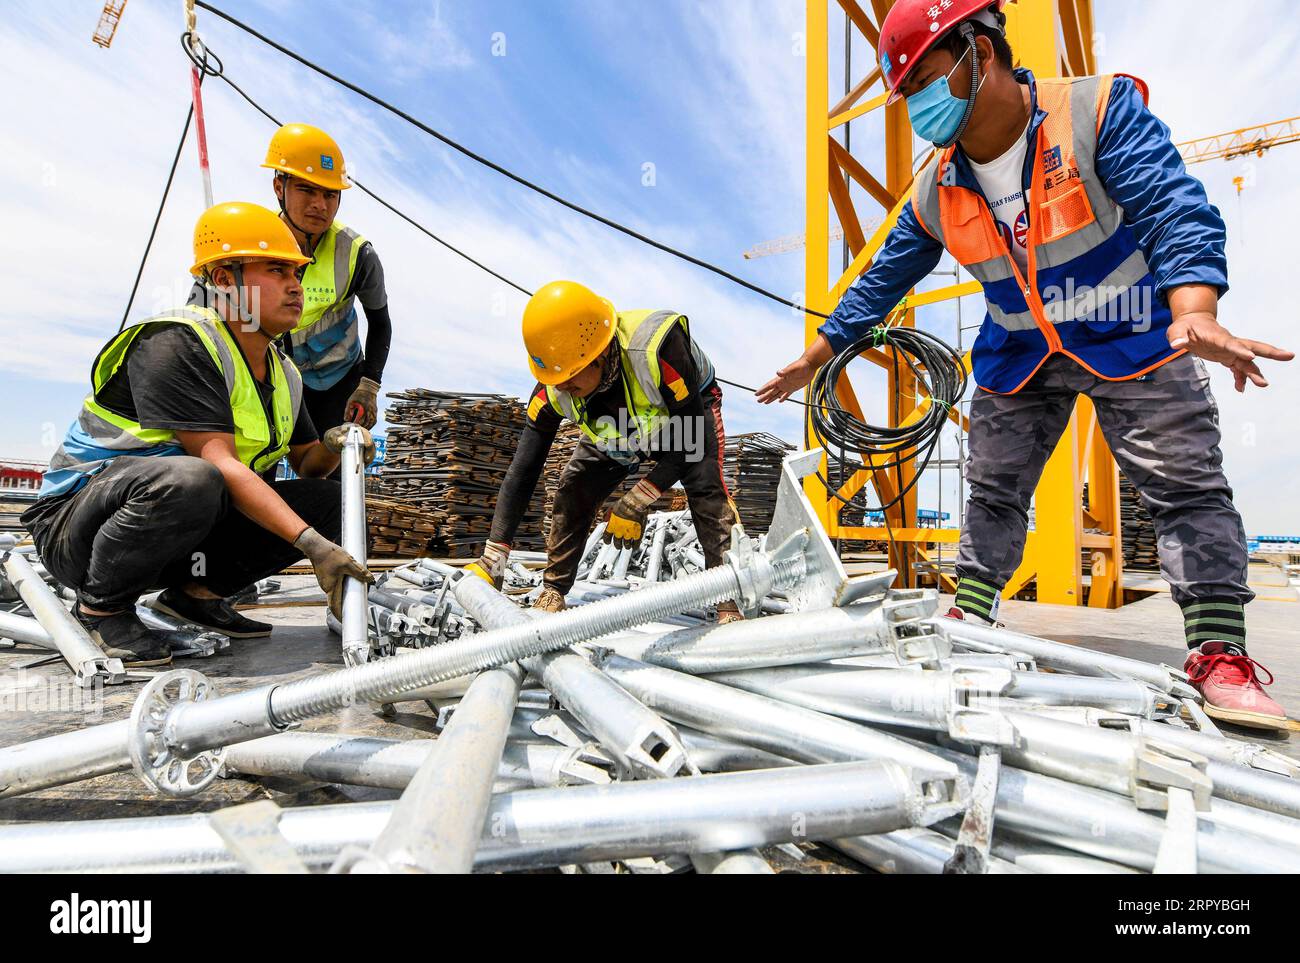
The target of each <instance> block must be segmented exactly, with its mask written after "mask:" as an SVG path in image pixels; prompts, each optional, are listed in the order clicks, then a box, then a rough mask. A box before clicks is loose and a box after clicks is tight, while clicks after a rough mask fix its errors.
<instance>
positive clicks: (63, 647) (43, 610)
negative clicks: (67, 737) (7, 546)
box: [0, 552, 126, 785]
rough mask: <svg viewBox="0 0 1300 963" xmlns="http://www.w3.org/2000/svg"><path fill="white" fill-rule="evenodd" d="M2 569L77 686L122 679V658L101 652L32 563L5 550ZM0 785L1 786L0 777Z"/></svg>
mask: <svg viewBox="0 0 1300 963" xmlns="http://www.w3.org/2000/svg"><path fill="white" fill-rule="evenodd" d="M4 569H5V573H6V575H8V577H9V582H10V584H11V585H13V587H14V588H15V589H17V590H18V594H19V595H21V596H22V599H23V602H25V603H26V605H27V607H28V608H29V609H31V612H32V614H33V615H34V616H36V621H37V622H39V623H40V625H41V627H42V628H43V629H45V631H46V632H48V633H49V636H50V641H51V642H53V643H54V646H55V648H57V649H58V650H59V654H60V655H61V656H63V660H64V661H65V662H67V663H68V666H69V668H71V669H72V675H73V678H74V679H75V680H76V683H77V685H79V686H82V687H86V688H88V687H90V686H92V685H94V684H95V680H96V679H99V680H102V681H103V682H105V683H108V684H115V683H118V682H125V681H126V668H125V667H124V666H123V665H122V660H121V659H110V658H109V657H108V656H107V655H105V654H104V650H103V649H101V648H100V647H99V646H98V645H96V644H95V641H94V640H93V639H92V638H91V637H90V635H89V633H87V632H86V630H85V629H84V628H83V627H82V625H81V623H80V622H78V621H77V620H76V618H74V617H73V615H72V613H71V612H69V611H68V610H67V609H66V608H64V607H63V603H62V602H60V601H59V598H58V596H57V595H55V594H54V592H53V590H52V589H51V588H50V587H49V586H48V585H46V584H45V582H44V580H42V579H41V577H40V576H39V575H37V574H36V572H34V571H33V570H32V563H31V562H29V561H27V559H26V557H25V556H23V555H19V554H17V553H15V552H9V553H7V554H6V555H5V557H4ZM0 785H3V780H2V779H0Z"/></svg>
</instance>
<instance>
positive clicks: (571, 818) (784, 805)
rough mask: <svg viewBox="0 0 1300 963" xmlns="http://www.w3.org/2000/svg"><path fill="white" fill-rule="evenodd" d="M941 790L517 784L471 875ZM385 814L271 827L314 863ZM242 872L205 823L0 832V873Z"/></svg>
mask: <svg viewBox="0 0 1300 963" xmlns="http://www.w3.org/2000/svg"><path fill="white" fill-rule="evenodd" d="M953 792H954V786H953V784H952V783H951V781H946V780H944V781H939V782H935V781H933V780H932V779H931V778H929V777H921V776H919V775H912V774H911V773H909V772H908V771H907V770H906V769H904V768H903V767H900V766H898V765H895V764H893V763H890V762H854V763H843V764H837V765H825V766H800V767H796V768H791V769H774V770H761V771H758V772H746V773H725V774H722V775H709V776H686V777H682V778H679V779H655V780H647V781H640V782H624V783H614V784H612V785H609V786H577V787H567V788H562V789H528V790H522V791H520V792H514V793H506V794H503V795H500V796H496V797H494V798H493V800H492V804H491V807H490V808H489V810H488V816H487V820H486V821H485V823H484V826H483V834H482V838H481V839H480V841H479V847H478V853H477V855H476V856H475V862H474V866H475V869H476V870H479V871H489V872H492V871H501V870H515V869H540V868H545V867H550V866H562V865H567V864H570V863H585V862H595V861H599V860H620V859H632V858H636V857H641V856H664V855H670V854H675V853H684V854H690V853H702V852H718V851H722V850H736V849H748V848H753V847H758V846H767V845H772V844H776V843H783V842H802V841H804V840H805V839H809V838H811V839H831V838H838V837H843V836H856V835H870V834H875V833H883V832H890V831H892V830H895V829H900V828H902V827H904V826H911V825H915V824H917V823H918V822H922V821H931V820H932V819H933V818H935V817H934V816H933V815H932V812H931V810H932V808H933V806H935V805H936V804H937V805H940V806H941V807H944V808H946V807H947V805H948V804H950V803H951V802H952V799H953ZM393 808H394V803H392V802H374V803H350V804H347V805H341V806H304V807H302V808H299V809H286V810H284V811H283V812H282V813H281V815H280V821H279V830H280V833H281V835H282V836H283V837H284V838H285V840H286V841H287V842H288V843H289V845H290V846H292V847H293V849H294V850H295V851H296V852H297V853H298V855H299V857H300V858H301V859H302V860H303V862H304V863H306V864H307V865H309V866H313V867H322V866H327V865H330V864H331V863H332V862H333V861H334V859H335V858H336V856H337V855H338V853H339V852H340V851H341V850H343V849H344V848H345V847H347V846H357V847H368V846H369V845H370V844H371V843H372V842H373V841H374V840H375V838H376V837H377V836H378V834H379V833H380V831H381V830H382V828H383V826H384V825H385V824H386V822H387V821H388V819H389V816H390V815H391V813H392V811H393ZM241 870H242V865H241V864H240V863H239V861H238V860H237V859H236V858H235V856H233V855H232V854H231V853H230V852H229V850H228V849H227V848H226V845H225V843H224V842H223V841H222V840H221V837H220V836H219V835H218V834H217V832H216V830H214V829H213V828H212V826H211V823H210V822H209V819H208V816H207V815H205V814H195V815H186V816H156V817H149V818H142V819H105V820H86V821H81V822H54V823H26V824H18V825H8V826H0V872H14V873H17V872H32V873H38V872H42V873H88V872H126V873H141V872H147V873H185V872H239V871H241Z"/></svg>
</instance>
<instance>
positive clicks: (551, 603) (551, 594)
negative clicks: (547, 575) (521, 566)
mask: <svg viewBox="0 0 1300 963" xmlns="http://www.w3.org/2000/svg"><path fill="white" fill-rule="evenodd" d="M533 608H535V609H537V611H539V612H562V611H564V609H565V608H566V604H565V601H564V596H563V595H561V594H560V593H559V592H558V591H556V590H555V589H553V588H551V587H550V586H549V585H548V586H546V588H544V589H542V594H541V595H539V596H537V601H535V602H534V603H533Z"/></svg>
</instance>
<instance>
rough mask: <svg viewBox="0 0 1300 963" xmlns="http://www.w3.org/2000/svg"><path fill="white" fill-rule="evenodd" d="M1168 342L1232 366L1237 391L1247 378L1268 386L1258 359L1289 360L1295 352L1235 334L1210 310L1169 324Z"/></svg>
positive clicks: (1205, 357)
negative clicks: (1235, 335) (1257, 362)
mask: <svg viewBox="0 0 1300 963" xmlns="http://www.w3.org/2000/svg"><path fill="white" fill-rule="evenodd" d="M1168 336H1169V345H1170V347H1173V348H1186V349H1187V351H1188V352H1189V353H1190V354H1194V355H1196V357H1198V358H1202V359H1204V360H1206V361H1215V362H1218V363H1219V364H1221V365H1223V366H1224V367H1226V368H1229V369H1231V371H1232V376H1233V380H1234V382H1235V385H1236V388H1237V390H1238V391H1245V390H1246V382H1247V381H1250V382H1251V383H1252V384H1254V385H1255V386H1256V387H1259V388H1267V387H1268V379H1266V378H1265V377H1264V374H1263V372H1261V371H1260V370H1259V365H1258V364H1256V363H1255V359H1257V358H1268V359H1269V360H1270V361H1290V360H1291V359H1292V358H1294V357H1295V352H1293V351H1288V350H1286V349H1285V348H1278V347H1274V346H1273V345H1271V344H1266V343H1265V342H1263V341H1251V340H1249V339H1248V338H1237V337H1234V336H1233V334H1232V332H1231V331H1229V330H1228V329H1227V328H1225V327H1224V326H1223V325H1221V324H1219V322H1218V320H1216V319H1215V317H1214V316H1213V315H1211V314H1209V313H1191V314H1184V315H1183V316H1182V317H1180V318H1179V319H1178V320H1177V321H1175V322H1174V323H1173V324H1171V325H1170V326H1169V331H1168Z"/></svg>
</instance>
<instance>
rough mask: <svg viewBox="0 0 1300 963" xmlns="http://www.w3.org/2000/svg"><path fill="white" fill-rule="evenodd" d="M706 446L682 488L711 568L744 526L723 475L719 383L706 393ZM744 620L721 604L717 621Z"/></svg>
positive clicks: (731, 604) (731, 605)
mask: <svg viewBox="0 0 1300 963" xmlns="http://www.w3.org/2000/svg"><path fill="white" fill-rule="evenodd" d="M698 437H700V438H701V439H702V441H703V444H701V445H699V446H698V447H697V451H698V453H699V457H691V459H690V460H689V461H688V462H687V466H686V472H685V473H684V474H683V475H682V487H683V488H685V489H686V498H687V501H688V503H689V505H690V509H691V520H692V521H694V523H695V534H696V536H697V537H698V538H699V540H700V548H701V549H702V550H703V551H704V562H705V564H706V565H707V566H708V567H709V568H714V567H715V566H718V565H722V564H723V563H724V562H725V561H726V559H725V557H724V556H725V553H726V551H727V549H729V548H730V547H731V529H732V526H734V525H739V524H741V522H740V513H739V512H737V511H736V504H735V502H733V501H732V500H731V493H730V492H729V491H728V490H727V480H726V478H725V477H724V476H723V451H724V450H725V448H726V443H727V438H726V429H725V428H724V427H723V423H722V391H721V389H720V388H718V386H717V385H716V384H714V385H713V386H712V387H711V388H709V389H707V390H706V391H705V392H704V429H703V431H702V432H700V433H698ZM741 618H743V616H742V615H741V614H740V609H738V608H737V607H736V603H735V602H722V603H720V604H719V605H718V622H719V623H720V624H726V623H727V622H735V621H737V620H739V619H741Z"/></svg>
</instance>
